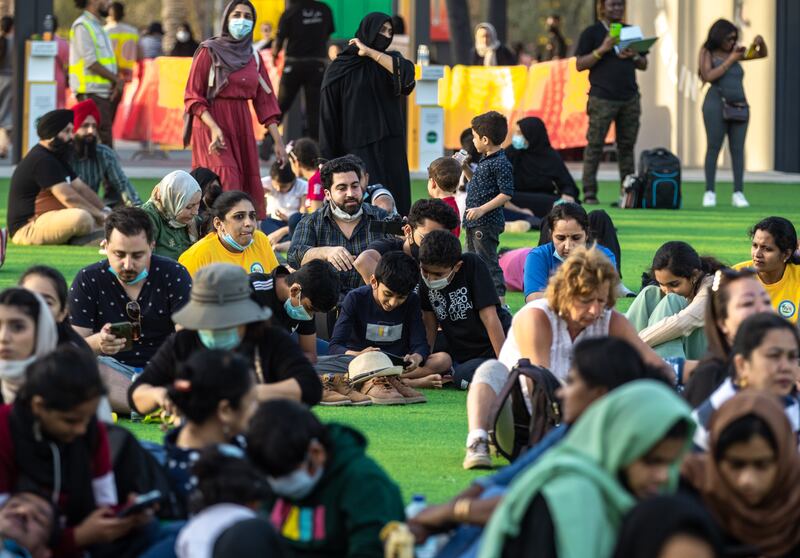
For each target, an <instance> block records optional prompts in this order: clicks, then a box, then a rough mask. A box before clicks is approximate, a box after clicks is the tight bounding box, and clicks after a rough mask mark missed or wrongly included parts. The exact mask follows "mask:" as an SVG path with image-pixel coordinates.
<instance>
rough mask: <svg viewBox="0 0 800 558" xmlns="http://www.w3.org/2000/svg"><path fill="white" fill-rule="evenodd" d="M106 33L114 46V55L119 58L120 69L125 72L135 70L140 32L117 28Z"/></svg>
mask: <svg viewBox="0 0 800 558" xmlns="http://www.w3.org/2000/svg"><path fill="white" fill-rule="evenodd" d="M106 33H107V34H108V38H109V39H111V44H112V45H113V46H114V56H115V57H116V58H117V66H119V69H120V70H121V71H123V72H133V70H134V68H136V53H137V51H138V45H139V34H138V33H131V32H129V31H117V30H114V31H110V32H108V31H107V32H106Z"/></svg>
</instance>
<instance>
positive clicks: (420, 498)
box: [406, 494, 428, 519]
mask: <svg viewBox="0 0 800 558" xmlns="http://www.w3.org/2000/svg"><path fill="white" fill-rule="evenodd" d="M426 507H428V502H427V501H426V500H425V495H424V494H414V495H413V496H412V497H411V502H409V504H408V505H407V506H406V519H411V518H412V517H414V516H415V515H417V514H418V513H419V512H421V511H422V510H424V509H425V508H426Z"/></svg>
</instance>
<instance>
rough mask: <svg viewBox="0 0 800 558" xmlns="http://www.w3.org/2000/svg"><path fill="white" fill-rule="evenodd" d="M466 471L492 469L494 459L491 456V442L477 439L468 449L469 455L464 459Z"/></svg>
mask: <svg viewBox="0 0 800 558" xmlns="http://www.w3.org/2000/svg"><path fill="white" fill-rule="evenodd" d="M463 466H464V469H467V470H470V469H491V468H492V458H491V457H490V456H489V440H487V439H486V438H475V441H474V442H472V444H471V445H470V446H469V447H467V455H466V457H464V463H463Z"/></svg>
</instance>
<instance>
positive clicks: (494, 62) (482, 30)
mask: <svg viewBox="0 0 800 558" xmlns="http://www.w3.org/2000/svg"><path fill="white" fill-rule="evenodd" d="M516 64H517V57H516V56H515V55H514V53H513V52H511V51H510V50H509V49H508V48H507V47H506V46H505V45H503V44H501V43H500V41H499V40H498V39H497V30H495V28H494V25H492V24H491V23H485V22H484V23H479V24H478V26H477V27H475V49H474V50H473V51H472V65H473V66H515V65H516Z"/></svg>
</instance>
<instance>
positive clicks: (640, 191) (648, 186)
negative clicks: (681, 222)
mask: <svg viewBox="0 0 800 558" xmlns="http://www.w3.org/2000/svg"><path fill="white" fill-rule="evenodd" d="M619 205H620V207H622V208H630V209H632V208H642V209H680V208H681V161H680V159H678V157H676V156H675V155H674V154H673V153H671V152H670V151H669V150H668V149H666V148H664V147H657V148H656V149H649V150H645V151H642V154H641V155H640V156H639V174H638V175H637V176H634V175H629V176H627V177H625V180H624V182H623V189H622V197H621V199H620V204H619Z"/></svg>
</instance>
